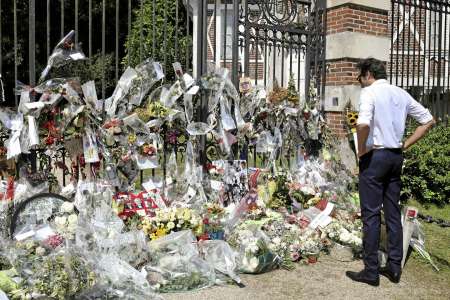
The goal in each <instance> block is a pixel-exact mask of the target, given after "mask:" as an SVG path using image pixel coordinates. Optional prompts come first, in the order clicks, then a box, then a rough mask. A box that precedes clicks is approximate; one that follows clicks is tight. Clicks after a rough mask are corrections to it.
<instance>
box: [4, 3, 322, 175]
mask: <svg viewBox="0 0 450 300" xmlns="http://www.w3.org/2000/svg"><path fill="white" fill-rule="evenodd" d="M139 17H145V18H144V19H145V20H144V21H137V20H140V19H139ZM141 20H142V18H141ZM169 25H170V26H169ZM325 25H326V0H236V1H231V0H115V1H114V0H108V1H107V0H45V1H36V0H0V40H1V47H0V73H2V74H3V78H4V79H5V91H6V96H7V99H8V102H7V104H8V105H10V106H13V105H15V106H16V107H17V104H18V98H17V97H14V96H13V89H14V87H15V83H16V81H17V80H19V81H22V82H24V83H25V84H30V85H31V86H33V85H35V84H36V78H37V77H36V75H37V72H38V71H40V70H41V69H43V67H44V66H45V63H46V61H47V58H48V57H49V55H50V54H51V51H52V48H53V46H54V45H55V44H56V43H57V41H58V40H59V39H60V38H61V37H63V36H64V35H65V33H67V32H68V31H69V30H71V29H74V30H75V39H76V42H79V43H81V44H82V48H83V50H84V51H85V52H86V54H87V55H88V56H89V57H90V58H91V62H92V61H93V60H92V58H93V57H98V58H99V60H98V61H99V62H100V63H98V64H95V63H91V62H90V66H91V68H93V69H94V70H95V71H96V72H97V73H96V74H98V77H96V78H90V79H95V80H96V82H97V88H98V94H99V96H100V97H101V98H102V99H105V98H106V97H108V96H109V93H110V92H112V89H113V87H114V86H115V84H116V82H117V79H118V78H119V76H120V73H121V72H122V70H124V69H125V67H126V66H127V65H129V64H131V65H133V64H136V63H137V62H139V61H137V62H134V63H133V61H132V59H129V56H130V55H134V56H135V57H136V60H143V59H145V58H147V57H153V58H156V59H157V60H159V61H160V62H161V63H162V65H163V67H164V68H165V71H166V72H170V70H171V69H172V63H173V62H175V61H180V62H182V64H183V67H184V69H185V71H186V72H189V73H193V75H194V77H197V78H198V77H200V76H201V75H202V74H205V73H206V72H207V70H208V64H211V63H212V64H214V65H216V66H220V67H226V68H228V69H229V70H230V74H231V77H232V80H233V82H234V83H235V85H236V86H238V84H239V80H240V78H241V77H248V78H250V79H251V80H252V81H253V83H254V84H258V85H263V86H264V87H265V88H266V89H267V90H271V89H272V87H273V85H274V83H275V81H277V82H278V83H279V84H280V85H282V86H286V85H287V84H288V81H289V79H290V78H291V77H292V79H293V80H294V81H295V82H296V87H297V90H298V91H299V93H300V96H301V101H303V102H304V101H307V100H308V98H309V90H310V87H311V85H312V84H311V83H312V82H314V87H315V88H317V92H318V95H319V97H320V96H321V95H323V94H324V93H323V91H324V88H325V85H324V80H325V32H326V30H325ZM169 27H170V28H172V29H171V30H172V31H168V28H169ZM132 37H133V38H134V40H133V39H132ZM133 41H134V43H136V44H137V47H136V46H134V47H131V48H130V49H134V50H133V51H134V53H130V51H131V50H129V49H128V50H127V48H126V47H125V46H126V45H127V43H132V42H133ZM127 55H128V56H127ZM172 72H173V71H172ZM205 103H206V102H204V101H203V104H205ZM0 105H2V104H1V103H0ZM203 107H205V105H203ZM201 111H202V110H201V109H200V117H199V118H200V119H202V116H201ZM180 146H181V145H180ZM176 148H177V149H180V148H181V147H176ZM61 151H62V152H61V157H62V161H63V164H66V161H65V152H64V149H62V150H61ZM48 164H51V162H50V161H49V162H48ZM163 167H164V168H165V160H164V162H163Z"/></svg>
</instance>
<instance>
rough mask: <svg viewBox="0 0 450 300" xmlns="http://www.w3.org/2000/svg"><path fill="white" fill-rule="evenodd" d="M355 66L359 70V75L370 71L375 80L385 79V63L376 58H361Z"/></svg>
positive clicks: (364, 74)
mask: <svg viewBox="0 0 450 300" xmlns="http://www.w3.org/2000/svg"><path fill="white" fill-rule="evenodd" d="M357 67H358V69H359V70H360V71H361V73H360V74H361V76H366V75H367V72H370V74H372V76H373V78H375V79H376V80H378V79H387V74H386V65H385V64H384V63H383V62H382V61H380V60H378V59H375V58H366V59H363V60H361V61H360V62H359V63H358V65H357Z"/></svg>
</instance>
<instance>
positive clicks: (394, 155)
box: [359, 149, 403, 278]
mask: <svg viewBox="0 0 450 300" xmlns="http://www.w3.org/2000/svg"><path fill="white" fill-rule="evenodd" d="M402 165H403V156H402V152H401V149H375V150H373V151H371V152H369V153H367V154H365V155H363V156H362V157H361V159H360V163H359V197H360V202H361V217H362V222H363V247H364V255H363V258H364V266H365V269H366V271H367V272H368V274H369V276H373V278H377V277H378V276H379V275H378V248H379V244H380V226H381V224H380V219H381V214H380V213H381V207H383V210H384V217H385V221H386V228H387V235H388V243H387V244H388V249H387V250H388V266H389V267H390V268H391V270H392V271H393V272H399V271H400V270H401V261H402V256H403V249H402V248H403V230H402V223H401V213H400V206H399V200H400V190H401V179H400V176H401V172H402Z"/></svg>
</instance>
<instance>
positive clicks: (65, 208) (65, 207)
mask: <svg viewBox="0 0 450 300" xmlns="http://www.w3.org/2000/svg"><path fill="white" fill-rule="evenodd" d="M74 208H75V206H74V205H73V203H72V202H64V203H63V204H62V205H61V208H60V211H61V212H63V213H68V214H70V213H72V212H73V210H74Z"/></svg>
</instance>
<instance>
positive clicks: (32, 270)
mask: <svg viewBox="0 0 450 300" xmlns="http://www.w3.org/2000/svg"><path fill="white" fill-rule="evenodd" d="M10 253H11V254H10V260H11V263H12V265H13V266H14V268H15V270H17V277H18V278H20V279H18V280H19V281H18V282H19V286H18V287H17V289H15V290H11V291H10V292H9V296H10V297H11V299H27V297H29V296H27V295H34V297H36V295H41V296H47V297H51V298H52V299H60V300H64V299H68V298H70V297H73V296H75V295H76V294H77V293H79V292H80V291H82V290H84V289H87V288H90V287H91V286H93V284H94V282H95V279H96V278H95V274H94V273H93V271H92V268H91V266H90V265H89V263H87V261H86V260H85V259H84V258H83V257H82V256H80V254H79V253H74V252H71V251H70V250H68V249H60V250H59V251H57V252H49V251H48V250H46V249H45V248H42V247H41V246H40V245H39V243H37V242H33V241H31V240H27V241H24V242H16V243H14V244H13V246H12V247H11V249H10Z"/></svg>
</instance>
